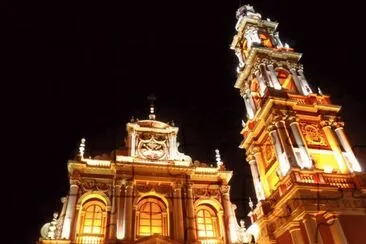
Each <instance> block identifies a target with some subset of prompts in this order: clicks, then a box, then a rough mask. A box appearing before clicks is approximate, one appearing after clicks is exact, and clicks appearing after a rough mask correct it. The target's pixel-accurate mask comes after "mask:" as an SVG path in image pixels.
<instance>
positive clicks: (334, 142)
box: [320, 120, 348, 174]
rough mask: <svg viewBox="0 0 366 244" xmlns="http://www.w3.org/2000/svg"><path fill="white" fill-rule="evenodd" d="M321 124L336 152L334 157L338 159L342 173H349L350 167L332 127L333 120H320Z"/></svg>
mask: <svg viewBox="0 0 366 244" xmlns="http://www.w3.org/2000/svg"><path fill="white" fill-rule="evenodd" d="M320 125H321V126H322V129H323V131H324V133H325V136H326V137H327V140H328V142H329V145H330V147H331V149H332V150H333V152H334V157H335V158H336V160H337V163H338V167H339V170H340V172H341V173H343V174H346V173H348V168H347V166H346V163H345V161H344V158H343V155H342V151H341V149H340V147H339V145H338V143H337V139H336V138H335V137H334V134H333V131H332V128H331V122H330V121H326V120H323V121H321V122H320Z"/></svg>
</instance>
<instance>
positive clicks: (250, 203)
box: [248, 197, 254, 211]
mask: <svg viewBox="0 0 366 244" xmlns="http://www.w3.org/2000/svg"><path fill="white" fill-rule="evenodd" d="M248 205H249V207H250V210H252V211H253V207H254V203H253V201H252V199H251V198H250V197H249V203H248Z"/></svg>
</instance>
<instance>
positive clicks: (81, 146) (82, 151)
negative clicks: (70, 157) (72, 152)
mask: <svg viewBox="0 0 366 244" xmlns="http://www.w3.org/2000/svg"><path fill="white" fill-rule="evenodd" d="M84 152H85V138H81V143H80V146H79V155H80V157H81V158H82V159H83V158H84Z"/></svg>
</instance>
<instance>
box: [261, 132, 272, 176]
mask: <svg viewBox="0 0 366 244" xmlns="http://www.w3.org/2000/svg"><path fill="white" fill-rule="evenodd" d="M261 152H262V155H263V161H264V168H265V169H266V170H267V169H269V168H270V166H272V164H273V163H274V162H275V161H276V153H275V150H274V145H273V143H272V139H271V138H270V137H269V136H268V135H267V136H266V138H265V139H264V141H263V144H262V145H261Z"/></svg>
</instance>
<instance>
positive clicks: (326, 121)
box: [319, 120, 332, 128]
mask: <svg viewBox="0 0 366 244" xmlns="http://www.w3.org/2000/svg"><path fill="white" fill-rule="evenodd" d="M319 124H320V126H321V127H322V128H323V127H330V126H331V125H332V122H331V121H329V120H322V121H320V123H319Z"/></svg>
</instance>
